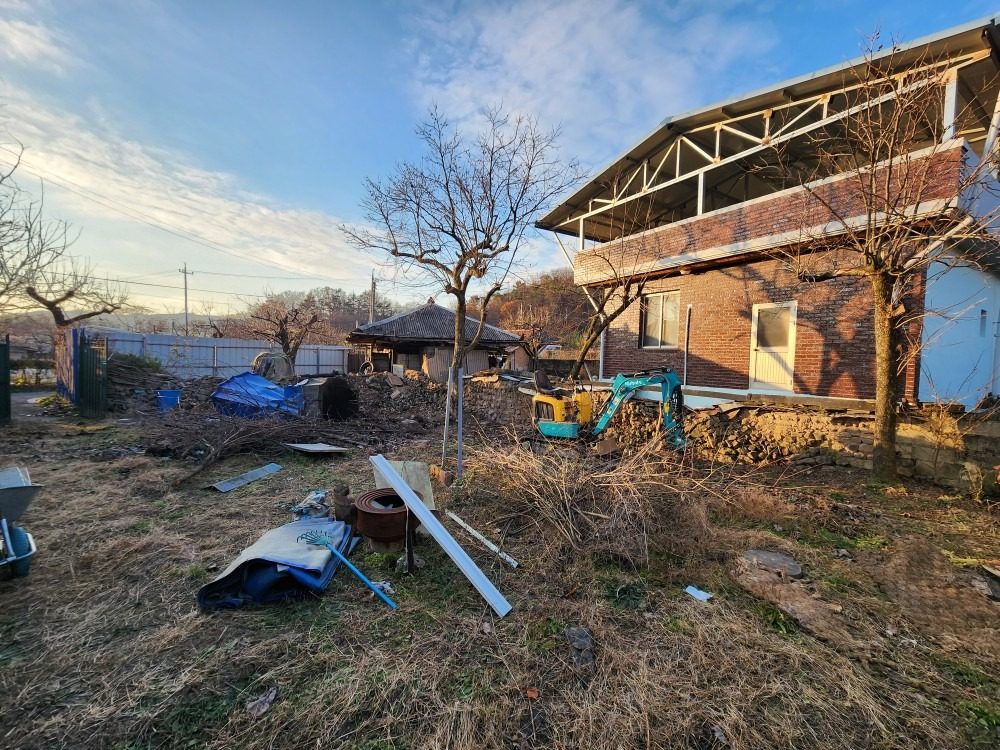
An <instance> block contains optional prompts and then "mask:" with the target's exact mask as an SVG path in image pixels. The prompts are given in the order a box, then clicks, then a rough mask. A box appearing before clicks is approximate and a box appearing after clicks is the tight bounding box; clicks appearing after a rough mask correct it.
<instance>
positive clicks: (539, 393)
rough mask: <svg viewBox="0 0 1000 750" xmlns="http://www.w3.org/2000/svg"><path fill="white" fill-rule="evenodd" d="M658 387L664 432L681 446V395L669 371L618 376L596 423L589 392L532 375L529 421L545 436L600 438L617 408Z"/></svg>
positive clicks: (672, 373)
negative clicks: (533, 383)
mask: <svg viewBox="0 0 1000 750" xmlns="http://www.w3.org/2000/svg"><path fill="white" fill-rule="evenodd" d="M657 385H658V386H660V401H661V406H660V412H661V416H662V419H663V429H664V432H665V433H666V435H667V437H668V439H669V440H670V441H671V443H673V445H675V446H676V447H683V445H684V434H683V429H682V427H681V418H682V412H683V409H684V396H683V393H682V391H681V383H680V380H679V379H678V378H677V374H676V373H675V372H674V371H673V370H671V369H669V368H668V369H665V370H653V371H646V372H637V373H631V374H625V373H618V375H616V376H615V379H614V381H612V383H611V396H610V398H608V400H607V401H606V402H605V403H604V406H603V407H602V408H601V411H600V414H599V415H597V420H596V422H594V423H593V425H591V421H592V419H593V416H594V399H593V394H592V392H590V391H586V390H582V389H580V388H579V387H574V388H573V389H565V388H554V387H552V384H551V383H550V382H549V379H548V377H547V376H546V375H545V373H544V372H542V371H541V370H538V371H536V372H535V395H534V396H533V397H532V399H531V408H532V421H534V423H535V426H536V427H537V428H538V431H539V432H540V433H542V434H543V435H545V436H546V437H553V438H578V437H580V435H581V434H582V433H583V432H584V431H586V432H588V433H589V435H590V436H592V437H596V436H597V435H600V434H601V433H602V432H603V431H604V430H605V429H606V428H607V426H608V425H609V424H610V423H611V420H612V419H613V418H614V416H615V414H616V413H617V412H618V409H620V408H621V405H622V404H624V403H625V402H626V401H628V400H630V399H631V398H632V397H634V396H635V394H636V393H637V392H638V391H639V390H641V389H643V388H649V387H651V386H657Z"/></svg>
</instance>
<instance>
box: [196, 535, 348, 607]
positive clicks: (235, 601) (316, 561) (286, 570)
mask: <svg viewBox="0 0 1000 750" xmlns="http://www.w3.org/2000/svg"><path fill="white" fill-rule="evenodd" d="M323 526H329V527H330V530H331V536H332V538H334V539H337V538H338V536H339V543H338V544H337V549H338V550H340V552H341V553H342V554H344V555H345V556H348V555H350V554H351V552H353V551H354V548H355V547H356V546H357V545H358V544H359V543H360V541H361V540H360V539H357V538H356V537H354V535H353V533H352V529H351V526H350V525H348V524H345V523H343V522H341V521H332V520H329V519H301V520H299V521H293V522H292V523H288V524H285V525H284V526H280V527H278V528H277V529H271V530H270V531H268V532H266V533H265V534H264V535H263V536H262V537H261V538H260V539H258V540H257V542H255V543H254V544H253V545H251V546H250V547H248V548H247V549H245V550H244V551H243V552H242V553H241V554H240V556H239V557H237V559H236V560H235V561H234V562H233V564H231V565H230V566H229V567H228V568H226V570H224V571H223V572H222V574H221V575H219V577H218V578H216V579H215V580H214V581H212V582H211V583H207V584H205V585H204V586H202V587H201V588H200V589H199V590H198V606H199V607H200V608H201V609H202V610H203V611H209V610H213V609H235V608H237V607H242V606H243V605H244V604H251V603H256V604H268V603H272V602H283V601H288V600H291V599H299V598H302V597H304V596H307V595H308V594H321V593H322V592H323V591H324V590H325V589H326V587H327V586H329V585H330V581H331V580H333V576H334V575H335V574H336V572H337V570H338V569H339V568H340V566H341V562H340V559H339V558H338V557H337V556H336V555H333V554H331V553H330V551H329V550H327V549H323V548H319V547H315V546H314V545H307V544H304V543H301V542H298V541H295V542H292V541H291V540H294V539H297V537H298V535H299V534H301V533H303V532H304V531H305V530H310V529H313V528H319V527H323ZM334 529H336V531H335V532H334V531H333V530H334ZM282 539H283V540H284V542H283V543H284V547H285V548H282ZM275 540H277V542H278V543H277V544H276V543H275Z"/></svg>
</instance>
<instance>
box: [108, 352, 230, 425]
mask: <svg viewBox="0 0 1000 750" xmlns="http://www.w3.org/2000/svg"><path fill="white" fill-rule="evenodd" d="M220 382H221V381H220V379H219V378H215V377H211V376H209V377H202V378H193V379H191V380H181V379H180V378H178V377H177V376H175V375H171V374H170V373H168V372H163V371H162V370H160V369H159V366H158V363H157V362H156V361H155V360H148V359H143V358H141V357H132V356H120V355H113V356H111V357H109V358H108V409H109V410H110V411H112V412H138V413H140V414H142V413H151V412H155V411H157V409H158V407H157V399H156V392H157V391H158V390H180V391H182V394H181V408H186V407H190V406H192V405H194V404H201V403H205V402H206V401H208V399H209V397H210V396H211V395H212V391H214V390H215V387H216V386H217V385H218V384H219V383H220Z"/></svg>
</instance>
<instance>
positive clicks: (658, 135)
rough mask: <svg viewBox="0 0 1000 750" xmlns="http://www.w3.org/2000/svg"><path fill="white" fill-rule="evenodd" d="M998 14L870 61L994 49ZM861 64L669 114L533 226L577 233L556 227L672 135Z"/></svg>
mask: <svg viewBox="0 0 1000 750" xmlns="http://www.w3.org/2000/svg"><path fill="white" fill-rule="evenodd" d="M998 16H1000V13H998V14H997V15H996V16H988V17H986V18H981V19H979V20H976V21H970V22H969V23H965V24H962V25H960V26H955V27H952V28H950V29H946V30H944V31H940V32H937V33H936V34H931V35H928V36H924V37H921V38H919V39H916V40H914V41H912V42H909V43H907V44H903V45H898V46H896V47H891V48H888V49H886V50H885V51H884V52H881V53H879V54H877V55H874V56H873V59H876V60H878V59H881V58H885V57H888V56H889V55H894V56H895V61H898V63H899V67H900V68H905V67H906V66H907V65H910V64H912V63H913V62H915V61H916V60H918V59H919V58H920V57H921V56H923V55H931V56H937V55H942V54H944V53H950V54H956V53H960V52H963V51H971V50H980V49H983V48H984V47H987V48H988V47H994V48H996V47H997V28H996V22H997V20H998ZM866 62H868V60H866V59H865V58H864V57H856V58H854V59H853V60H849V61H847V62H845V63H842V64H840V65H834V66H830V67H828V68H824V69H822V70H818V71H816V72H814V73H809V74H807V75H803V76H798V77H796V78H791V79H789V80H787V81H783V82H782V83H777V84H774V85H773V86H768V87H766V88H761V89H757V90H755V91H751V92H749V93H746V94H743V95H741V96H737V97H734V98H731V99H726V100H724V101H720V102H716V103H715V104H710V105H708V106H706V107H702V108H700V109H696V110H692V111H690V112H686V113H683V114H679V115H674V116H671V117H668V118H666V119H665V120H663V121H662V122H661V123H660V124H659V125H658V126H657V127H656V129H655V130H653V131H652V132H651V133H650V134H649V135H647V136H646V137H645V138H643V139H642V140H641V141H639V142H638V143H637V144H635V145H634V146H632V148H630V149H628V150H627V151H626V152H625V153H623V154H622V155H621V156H619V157H618V158H617V159H615V160H614V161H612V162H611V163H610V164H608V165H607V166H606V167H604V169H602V170H600V171H599V172H598V173H597V174H596V175H595V176H594V177H593V178H592V179H591V180H590V181H589V182H588V183H587V184H585V185H584V186H583V187H581V188H579V189H578V190H577V191H576V192H575V193H573V195H571V196H569V197H568V198H566V200H564V201H563V202H562V203H560V204H559V205H558V206H557V207H556V208H554V209H552V210H551V211H550V212H549V213H548V214H546V215H545V216H544V217H542V218H541V219H539V220H538V221H537V222H536V223H535V226H537V227H538V228H540V229H552V230H556V231H562V232H566V233H569V234H576V232H577V229H576V228H573V227H560V226H559V225H560V224H561V223H562V222H564V221H566V220H567V219H569V218H571V217H572V216H573V215H575V214H578V213H580V212H582V211H586V210H587V205H588V202H589V201H590V200H591V199H593V198H596V197H599V196H600V195H601V194H602V193H604V192H605V191H606V190H607V186H608V184H609V183H611V182H612V181H613V180H614V179H615V177H616V176H617V175H620V174H621V173H622V172H623V170H625V169H626V168H628V167H629V166H631V167H633V168H634V167H635V166H636V165H638V164H641V163H642V162H643V161H644V160H645V159H647V158H649V156H651V155H652V154H654V153H656V152H657V151H658V150H660V149H662V148H663V147H664V146H666V145H667V144H669V143H670V141H671V140H672V139H673V138H675V137H677V135H679V134H681V133H684V132H685V131H687V130H690V129H691V128H695V127H698V126H700V125H707V124H710V123H712V122H714V121H718V120H724V119H728V118H732V117H737V116H740V115H743V114H747V113H750V112H755V111H758V110H761V109H765V108H767V107H770V106H777V105H780V104H784V103H785V102H787V101H788V100H789V98H790V97H792V98H794V97H801V96H808V95H810V94H817V93H821V92H823V91H824V90H826V89H831V88H836V87H837V86H839V85H841V84H843V82H844V81H845V80H847V79H848V78H849V76H850V74H851V73H852V71H854V70H855V69H856V68H859V67H860V66H862V65H864V64H865V63H866Z"/></svg>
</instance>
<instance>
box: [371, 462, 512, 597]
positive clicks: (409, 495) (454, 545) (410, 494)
mask: <svg viewBox="0 0 1000 750" xmlns="http://www.w3.org/2000/svg"><path fill="white" fill-rule="evenodd" d="M369 460H370V461H371V462H372V466H374V467H375V468H376V469H377V470H378V471H379V472H380V473H381V474H382V476H383V477H384V478H385V480H386V481H387V482H388V483H389V485H390V486H391V487H392V488H393V489H394V490H396V493H397V494H398V495H399V496H400V498H402V500H403V502H404V503H406V507H407V508H409V509H410V510H411V511H413V515H415V516H416V517H417V518H419V519H420V523H421V524H423V526H424V527H425V528H426V529H427V530H428V531H429V532H430V535H431V536H432V537H434V540H435V541H436V542H437V543H438V544H440V545H441V549H443V550H444V551H445V552H446V553H447V554H448V557H450V558H451V559H452V561H453V562H454V563H455V565H457V566H458V569H459V570H461V571H462V573H463V574H464V575H465V577H466V578H468V579H469V583H471V584H472V585H473V586H474V587H475V589H476V591H478V592H479V594H480V596H482V597H483V599H485V600H486V601H487V603H488V604H489V605H490V606H491V607H492V608H493V611H494V612H496V613H497V615H498V616H499V617H503V616H504V615H506V614H507V613H508V612H510V610H511V609H512V607H511V606H510V602H508V601H507V600H506V599H505V598H504V596H503V594H501V593H500V591H499V590H498V589H497V587H496V586H494V585H493V582H492V581H491V580H490V579H489V578H487V577H486V576H485V575H484V573H483V571H481V570H480V569H479V566H477V565H476V564H475V563H474V562H473V561H472V558H470V557H469V556H468V555H467V554H466V552H465V550H464V549H462V546H461V545H460V544H459V543H458V542H456V541H455V538H454V537H453V536H452V535H451V534H449V533H448V529H446V528H445V527H444V526H442V525H441V522H440V521H439V520H438V519H437V516H435V515H434V514H433V513H432V512H431V511H430V509H429V508H428V507H427V506H426V505H424V504H423V502H421V500H420V498H419V497H417V494H416V493H415V492H414V491H413V490H412V489H410V486H409V485H408V484H407V483H406V482H405V481H404V480H403V478H402V477H401V476H399V473H398V472H397V471H396V470H395V469H394V468H393V467H392V464H390V463H389V461H388V460H387V459H386V457H385V456H383V455H381V454H379V455H377V456H372V457H371V459H369Z"/></svg>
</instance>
